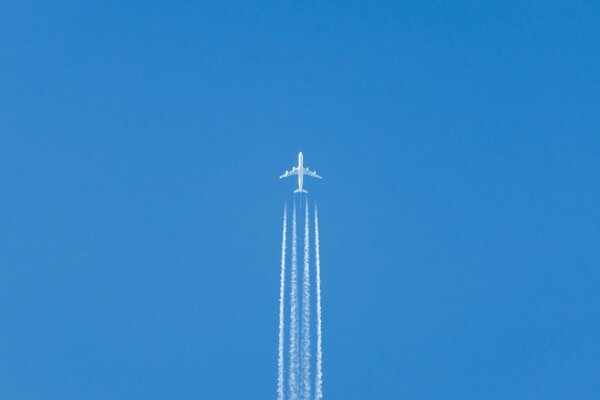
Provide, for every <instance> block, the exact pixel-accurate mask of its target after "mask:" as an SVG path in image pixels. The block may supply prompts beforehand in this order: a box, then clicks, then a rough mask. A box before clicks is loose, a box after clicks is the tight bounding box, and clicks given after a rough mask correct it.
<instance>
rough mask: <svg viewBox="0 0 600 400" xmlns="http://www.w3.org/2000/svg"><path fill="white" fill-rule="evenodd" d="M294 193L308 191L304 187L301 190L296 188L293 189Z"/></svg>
mask: <svg viewBox="0 0 600 400" xmlns="http://www.w3.org/2000/svg"><path fill="white" fill-rule="evenodd" d="M294 193H308V192H307V191H306V190H304V189H302V190H300V189H296V190H294Z"/></svg>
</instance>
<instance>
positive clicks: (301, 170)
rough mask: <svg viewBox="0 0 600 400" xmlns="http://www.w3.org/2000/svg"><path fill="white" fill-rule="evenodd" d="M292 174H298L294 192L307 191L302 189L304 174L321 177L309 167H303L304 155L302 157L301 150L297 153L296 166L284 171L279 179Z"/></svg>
mask: <svg viewBox="0 0 600 400" xmlns="http://www.w3.org/2000/svg"><path fill="white" fill-rule="evenodd" d="M292 175H298V189H296V190H294V193H308V192H307V191H306V190H304V189H302V181H303V178H304V175H308V176H312V177H313V178H319V179H322V178H321V177H320V176H319V175H317V172H316V171H311V170H310V169H308V168H305V167H304V157H302V152H300V154H298V166H297V167H293V168H292V169H291V170H290V171H285V174H283V175H281V176H280V177H279V179H281V178H287V177H288V176H292Z"/></svg>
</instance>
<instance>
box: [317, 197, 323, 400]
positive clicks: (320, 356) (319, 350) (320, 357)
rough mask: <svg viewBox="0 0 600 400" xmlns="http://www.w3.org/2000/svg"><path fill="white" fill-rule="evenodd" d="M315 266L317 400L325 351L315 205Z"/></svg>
mask: <svg viewBox="0 0 600 400" xmlns="http://www.w3.org/2000/svg"><path fill="white" fill-rule="evenodd" d="M315 266H316V278H315V280H316V282H317V372H316V377H315V400H320V399H322V398H323V350H322V345H323V343H322V340H321V259H320V256H319V213H318V210H317V205H316V204H315Z"/></svg>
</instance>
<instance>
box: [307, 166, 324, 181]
mask: <svg viewBox="0 0 600 400" xmlns="http://www.w3.org/2000/svg"><path fill="white" fill-rule="evenodd" d="M304 173H305V174H306V175H308V176H312V177H313V178H319V179H323V178H322V177H320V176H319V175H317V172H316V171H311V170H310V169H308V168H304Z"/></svg>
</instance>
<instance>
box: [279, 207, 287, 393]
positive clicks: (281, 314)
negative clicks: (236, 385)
mask: <svg viewBox="0 0 600 400" xmlns="http://www.w3.org/2000/svg"><path fill="white" fill-rule="evenodd" d="M286 233H287V206H284V208H283V235H282V238H281V283H280V286H279V349H278V350H279V351H278V354H277V356H278V357H277V399H278V400H284V398H285V394H284V388H283V385H284V382H283V379H284V378H283V374H284V366H283V332H284V309H285V305H284V303H285V297H284V296H285V249H286Z"/></svg>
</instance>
